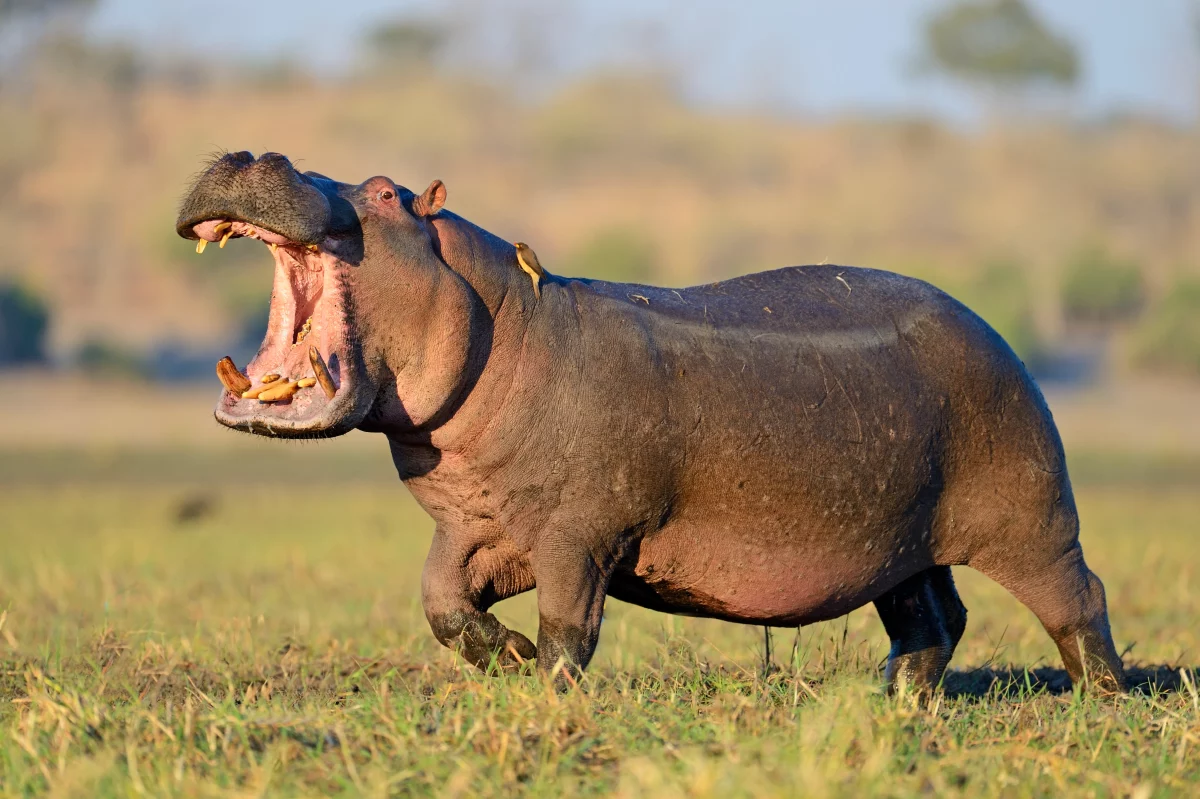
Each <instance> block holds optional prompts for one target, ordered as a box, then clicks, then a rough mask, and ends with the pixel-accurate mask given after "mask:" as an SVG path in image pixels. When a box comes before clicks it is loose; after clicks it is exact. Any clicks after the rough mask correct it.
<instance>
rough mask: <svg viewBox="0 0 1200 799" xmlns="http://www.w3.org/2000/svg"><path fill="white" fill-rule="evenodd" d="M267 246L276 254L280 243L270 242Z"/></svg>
mask: <svg viewBox="0 0 1200 799" xmlns="http://www.w3.org/2000/svg"><path fill="white" fill-rule="evenodd" d="M267 246H268V247H270V248H271V255H274V254H275V251H276V250H278V249H279V245H278V244H276V243H275V242H269V243H268V244H267Z"/></svg>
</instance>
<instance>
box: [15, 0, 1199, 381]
mask: <svg viewBox="0 0 1200 799" xmlns="http://www.w3.org/2000/svg"><path fill="white" fill-rule="evenodd" d="M89 5H90V3H89V2H87V0H58V2H47V3H35V2H32V0H0V28H3V27H4V26H5V25H6V24H7V22H10V21H16V20H20V21H21V22H20V24H22V25H30V26H32V27H33V28H35V29H36V30H37V31H38V35H39V36H40V43H39V44H38V45H37V46H36V47H29V48H27V49H26V50H25V52H24V53H23V54H22V55H21V58H22V59H23V61H24V67H23V68H22V69H21V70H12V69H9V70H7V71H6V72H5V73H3V74H0V115H3V116H4V117H5V122H6V135H5V137H4V139H3V140H2V141H0V234H3V235H5V237H6V240H7V241H9V242H10V249H9V250H8V251H7V252H4V253H0V279H4V278H5V276H8V280H7V282H6V283H4V288H2V289H0V336H3V339H0V363H3V362H5V361H7V362H10V363H11V362H16V361H23V362H28V361H29V360H31V359H32V360H37V359H39V358H45V357H46V356H47V355H54V356H55V358H56V360H57V361H59V362H63V363H74V364H76V365H78V366H80V367H82V368H87V369H92V370H96V371H106V372H117V373H122V374H145V373H148V372H154V373H156V374H164V373H168V372H171V371H172V369H175V368H176V366H177V367H178V370H179V371H180V373H181V374H182V373H184V372H186V368H185V367H186V365H187V364H189V363H191V362H192V361H193V360H194V361H195V362H197V363H201V364H204V371H205V372H207V371H208V370H209V369H210V368H211V362H205V361H204V358H206V357H208V356H207V354H205V355H204V357H200V355H196V356H195V357H194V358H193V355H192V354H190V353H191V352H192V350H189V349H188V348H189V347H191V348H192V349H193V350H194V349H198V348H201V347H220V348H222V350H223V351H222V352H221V354H224V350H226V349H227V350H228V351H235V350H236V349H237V348H239V347H240V348H244V349H249V348H253V347H254V346H256V344H257V340H258V337H259V335H260V333H261V328H262V325H263V323H264V319H265V302H266V297H267V294H268V293H269V281H267V280H266V279H265V278H264V272H263V269H262V267H263V258H262V253H261V252H259V251H258V250H256V249H254V248H253V247H252V246H248V245H247V246H243V245H242V244H239V243H238V242H234V243H233V244H232V245H231V246H230V247H229V248H227V249H225V250H221V251H219V252H217V253H210V254H209V255H208V256H205V257H204V258H202V259H201V258H197V257H195V255H194V253H192V252H191V250H190V248H187V247H186V245H185V244H184V243H182V242H180V241H179V240H177V237H175V236H174V234H173V231H172V229H171V219H170V218H171V216H172V211H173V208H174V203H175V202H176V200H177V197H178V192H179V191H180V190H181V189H182V184H183V183H184V182H185V181H186V179H187V176H188V175H190V174H191V172H192V171H193V170H194V169H195V168H196V164H197V163H198V161H199V159H200V156H201V154H203V153H204V152H205V151H206V149H209V148H211V147H212V146H213V145H214V144H216V143H228V144H229V145H231V146H256V145H255V144H254V143H262V144H264V145H269V146H270V147H272V148H274V149H279V150H282V151H284V152H288V153H289V154H296V155H300V156H302V157H304V158H305V160H306V161H307V162H308V165H309V167H310V168H315V169H318V170H319V171H328V172H330V173H333V174H335V175H339V176H341V175H343V174H344V175H346V177H347V178H349V177H352V176H354V175H355V174H363V175H365V174H374V173H375V172H379V171H388V172H392V173H394V174H395V175H396V176H397V177H403V176H405V175H406V174H408V175H419V176H420V178H421V179H425V180H427V179H428V178H430V177H433V176H434V175H433V174H430V171H436V172H437V175H436V176H439V177H448V178H451V180H450V181H449V185H450V189H451V197H452V203H453V204H454V207H455V208H456V210H460V211H461V212H462V213H464V214H466V215H468V216H471V217H472V218H475V219H476V220H477V221H480V222H482V223H484V224H485V225H486V226H488V227H489V228H491V229H494V230H496V231H497V232H503V233H505V234H506V235H508V234H510V233H511V235H512V236H513V237H517V234H520V237H522V238H526V239H528V240H531V241H532V242H533V243H534V244H535V246H536V247H537V249H538V252H539V255H542V258H543V262H544V263H545V264H546V266H547V268H549V269H550V270H551V271H553V272H556V273H559V274H565V275H580V276H587V277H595V278H604V279H612V280H620V281H626V282H659V283H664V282H665V283H671V284H676V285H678V284H682V283H694V282H701V281H703V280H708V279H722V278H728V277H730V276H732V275H733V274H738V273H745V272H750V271H756V270H758V269H766V268H771V267H775V266H782V265H785V264H788V263H802V262H806V261H819V260H822V259H824V258H828V259H830V260H833V261H836V262H842V263H847V262H853V263H860V264H863V265H868V266H879V267H883V268H891V269H896V270H898V271H907V272H909V273H913V274H916V275H917V276H924V277H927V278H929V277H932V278H933V282H935V283H937V284H938V285H940V286H942V287H943V288H945V289H946V290H948V291H949V292H950V293H952V294H954V295H955V296H957V297H959V298H960V299H962V300H963V301H964V302H965V303H966V304H967V305H969V306H970V307H972V308H973V309H975V310H976V311H977V312H979V313H980V314H981V315H982V316H983V317H984V318H985V319H987V320H988V321H989V322H990V323H991V324H993V326H995V327H996V328H997V330H999V332H1000V333H1001V334H1002V335H1004V336H1005V337H1006V339H1007V340H1009V342H1010V343H1011V344H1012V345H1013V347H1014V349H1015V350H1016V351H1017V352H1018V353H1019V354H1020V355H1021V356H1022V357H1024V358H1025V359H1026V360H1027V361H1028V362H1029V363H1030V364H1031V365H1034V366H1035V367H1036V366H1037V365H1039V364H1044V363H1048V362H1051V361H1053V360H1054V358H1055V357H1056V352H1057V350H1058V349H1059V348H1060V346H1061V342H1062V340H1063V339H1064V337H1069V336H1076V337H1078V336H1081V335H1082V336H1091V337H1093V338H1095V339H1096V340H1097V341H1108V340H1109V339H1113V340H1117V341H1118V342H1119V344H1120V346H1119V347H1116V348H1115V349H1114V350H1113V352H1114V354H1115V356H1116V357H1120V358H1124V359H1125V361H1124V362H1126V363H1128V364H1129V365H1132V366H1134V367H1136V368H1138V369H1143V370H1149V371H1154V372H1170V373H1179V374H1192V375H1197V376H1200V355H1198V353H1200V330H1197V328H1196V325H1195V324H1194V322H1193V321H1192V320H1194V319H1195V318H1197V317H1200V299H1198V298H1197V294H1198V292H1197V289H1196V285H1197V284H1196V282H1195V281H1196V280H1197V278H1198V277H1200V262H1196V254H1195V249H1196V248H1195V247H1192V246H1191V244H1190V243H1191V242H1194V241H1195V240H1196V238H1195V233H1194V231H1195V225H1194V224H1192V221H1191V220H1195V219H1196V218H1197V216H1198V214H1197V209H1198V208H1200V191H1197V188H1196V179H1200V174H1196V172H1197V171H1196V170H1194V169H1193V170H1192V171H1191V172H1189V171H1188V167H1187V165H1186V164H1182V165H1180V164H1178V163H1177V160H1176V159H1173V157H1172V155H1171V153H1178V152H1189V151H1191V152H1194V143H1190V140H1188V139H1187V137H1186V135H1183V134H1180V133H1178V132H1177V131H1172V130H1170V129H1166V128H1163V127H1159V126H1154V125H1150V124H1146V123H1141V122H1138V123H1137V124H1124V125H1117V124H1111V125H1105V126H1101V125H1096V126H1093V127H1091V128H1086V127H1083V126H1080V127H1078V128H1071V127H1068V126H1067V125H1064V124H1062V123H1061V120H1060V121H1056V122H1053V123H1050V124H1043V123H1040V122H1038V121H1037V120H1036V119H1033V118H1029V117H1026V118H1024V119H1022V120H1020V123H1021V124H1019V125H1013V126H1011V128H1008V127H1005V123H1006V122H1007V120H1004V119H993V120H990V122H991V123H993V124H999V127H998V128H997V129H996V130H990V129H989V130H988V131H987V132H986V133H987V135H976V134H973V133H970V134H968V133H962V132H957V131H953V130H951V129H948V128H945V127H943V126H941V125H939V124H938V123H937V122H934V121H931V120H924V119H915V120H914V119H903V118H900V119H865V120H855V119H848V120H842V121H837V122H833V123H813V122H805V121H797V120H794V119H786V118H779V117H772V116H770V115H764V114H761V113H757V112H755V113H742V112H735V111H712V110H705V109H698V108H695V107H693V106H691V105H689V104H688V103H687V102H686V100H685V99H684V98H683V96H682V94H681V93H680V91H679V89H678V86H677V85H676V84H675V83H674V82H673V80H672V77H671V74H670V70H669V69H660V68H659V66H657V65H654V64H650V65H649V66H647V64H645V63H638V64H637V65H635V67H629V68H622V69H617V70H612V71H607V72H600V73H593V74H587V75H583V76H581V77H580V78H579V79H578V80H575V81H573V82H570V83H568V84H567V85H564V86H562V87H560V88H558V89H556V90H555V91H553V92H549V93H546V94H541V95H536V94H529V93H526V92H524V90H523V87H524V84H525V82H526V78H528V79H530V80H532V79H533V78H532V76H535V75H536V73H538V72H539V70H541V71H544V69H545V65H547V64H553V63H554V62H555V59H556V58H558V57H559V56H558V55H557V54H556V53H555V52H554V51H553V49H552V45H553V44H554V41H553V37H550V40H549V42H548V43H547V42H544V41H543V40H545V39H546V37H547V36H548V34H547V32H546V30H545V29H544V27H538V25H539V23H538V20H539V19H541V17H539V15H540V14H542V12H545V13H546V14H550V13H551V12H552V11H553V9H548V4H547V3H541V2H540V0H528V1H527V2H525V3H523V4H521V8H520V9H517V10H515V11H513V12H512V16H513V20H512V26H513V28H514V30H518V29H519V35H518V34H516V33H514V34H513V36H512V37H511V42H510V44H512V43H519V42H522V41H526V40H528V42H527V44H528V46H521V47H516V45H513V46H514V48H515V49H517V50H519V53H517V55H514V56H513V60H512V63H511V65H510V67H511V70H510V71H507V72H505V71H495V72H490V73H489V72H485V71H483V70H478V69H471V70H465V69H464V68H463V66H462V62H463V58H462V56H463V54H464V52H466V51H469V50H470V49H472V48H475V47H479V46H480V45H479V44H478V40H477V37H478V35H479V30H480V28H481V27H485V26H484V24H483V23H484V22H486V23H487V24H488V25H491V23H492V22H493V21H494V20H492V19H491V18H490V17H488V18H486V19H484V18H482V17H480V18H479V19H473V17H472V9H474V8H475V6H474V5H472V3H471V2H468V0H456V2H454V3H451V4H450V5H449V8H450V11H448V12H446V13H444V14H439V15H437V16H429V17H404V18H400V19H397V20H394V21H391V22H385V23H381V24H379V25H375V26H373V27H372V29H371V30H370V31H368V32H366V33H365V35H364V48H363V54H364V55H363V59H362V61H361V63H359V64H358V65H357V69H356V70H355V71H353V72H352V73H351V74H349V75H348V76H346V77H344V78H338V79H336V80H335V79H329V78H322V79H320V80H318V79H317V78H315V77H314V76H312V75H310V74H308V73H307V72H306V71H305V69H304V68H303V66H302V65H301V64H299V63H295V62H286V61H276V62H270V63H260V64H255V65H247V64H233V65H230V64H212V63H202V62H197V61H191V60H188V59H186V58H172V59H162V58H159V59H158V60H155V59H153V58H151V57H149V56H147V55H146V54H143V53H139V52H138V51H136V50H134V49H131V48H129V47H126V46H121V45H113V44H98V43H96V42H92V41H89V40H87V39H86V38H84V37H82V36H80V35H78V31H77V30H75V29H74V28H73V27H72V26H71V25H61V24H59V23H57V22H55V20H59V21H60V22H61V20H62V19H67V20H68V21H69V20H70V19H72V18H74V17H73V15H79V14H83V13H86V9H87V8H88V7H89ZM554 13H564V12H554ZM64 15H65V16H64ZM547 18H549V17H547ZM539 33H540V34H542V35H541V36H539V35H538V34H539ZM924 33H925V37H924V42H925V50H926V52H925V54H924V57H923V63H924V65H925V67H926V68H927V69H928V70H933V71H936V72H938V73H939V74H942V75H944V76H946V77H948V78H950V79H953V80H955V81H959V82H961V83H963V84H964V85H967V86H969V87H971V88H973V89H974V90H976V91H978V92H979V94H980V96H982V97H984V98H985V99H989V98H994V97H1003V98H1007V99H1005V100H1004V103H1007V104H1009V105H1015V104H1019V103H1020V102H1022V101H1023V98H1024V97H1025V96H1026V95H1027V94H1029V93H1031V92H1036V91H1040V90H1043V89H1045V88H1047V87H1049V88H1050V89H1052V90H1053V91H1057V92H1063V93H1068V92H1070V90H1071V89H1072V88H1073V87H1074V86H1075V85H1077V83H1078V82H1079V80H1080V77H1081V74H1082V68H1081V65H1080V61H1079V58H1078V54H1077V52H1076V49H1075V47H1074V45H1073V44H1072V43H1071V42H1070V40H1069V39H1068V38H1067V37H1066V36H1064V35H1063V34H1062V33H1060V32H1057V31H1054V30H1052V29H1051V28H1050V27H1049V26H1047V25H1046V23H1045V22H1044V21H1043V20H1042V19H1041V18H1040V17H1039V16H1038V15H1037V14H1036V13H1035V10H1034V8H1033V6H1031V5H1030V4H1028V3H1026V2H1022V0H968V1H967V2H958V3H949V4H947V5H946V6H944V7H943V8H942V9H940V10H939V11H938V12H936V13H935V14H933V15H932V16H931V17H930V18H929V19H928V20H926V27H925V29H924ZM539 42H542V45H541V46H540V47H539ZM547 47H549V48H551V49H549V50H547V49H545V48H547ZM18 73H19V74H20V75H21V76H22V80H23V81H25V85H24V86H22V85H18V84H20V81H18V80H15V79H12V80H9V79H6V78H5V76H10V77H11V76H13V75H16V74H18ZM32 86H36V87H37V90H36V91H33V90H29V87H32ZM231 92H233V93H234V94H236V96H237V97H238V102H236V103H233V102H230V101H229V98H230V97H231V96H234V94H231ZM288 119H291V120H303V124H290V125H284V124H283V123H278V122H274V121H273V120H288ZM243 142H246V143H247V145H243V144H242V143H243ZM1188 148H1192V149H1190V150H1189V149H1188ZM318 159H320V160H318ZM64 175H70V176H72V180H73V181H74V182H72V183H71V184H70V185H71V191H70V192H61V191H59V190H58V186H60V185H64V184H62V183H61V181H62V179H63V176H64ZM459 178H461V179H459ZM38 225H43V226H47V227H49V226H54V229H56V230H57V231H59V235H57V236H55V237H54V240H52V241H47V240H46V239H45V238H44V237H43V238H41V239H35V238H34V237H33V234H32V231H35V230H37V226H38ZM113 231H119V234H114V233H113ZM21 242H25V243H24V244H23V245H22V244H21ZM1096 242H1099V243H1098V244H1097V243H1096ZM22 247H24V249H22ZM997 254H999V256H998V255H997ZM1186 259H1191V260H1190V261H1189V262H1187V263H1182V261H1183V260H1186ZM921 263H927V264H928V266H925V265H919V266H914V267H913V268H906V265H908V264H921ZM18 286H19V287H20V288H17V287H18ZM172 292H173V293H172ZM101 297H115V298H117V299H115V300H113V299H106V300H104V301H103V302H104V303H108V304H107V305H104V304H102V303H101V300H99V299H97V298H101ZM130 298H132V299H130ZM185 301H186V302H187V303H188V304H189V308H190V310H189V313H188V314H179V313H171V308H172V307H173V305H178V304H180V303H182V302H185ZM1048 311H1049V313H1048ZM1048 318H1049V319H1050V323H1048V322H1047V319H1048ZM135 323H138V324H135ZM184 323H191V324H193V325H194V326H193V327H190V328H188V327H182V326H180V327H170V325H182V324H184ZM203 325H207V327H203ZM56 331H57V335H56V334H55V333H56ZM63 331H67V332H63ZM17 342H21V343H19V344H18V343H17ZM34 342H36V343H34ZM63 342H66V343H65V344H64V343H63ZM196 342H199V343H196ZM251 351H252V350H251ZM18 352H19V353H20V354H19V355H18V354H16V353H18ZM151 364H153V366H151ZM164 364H166V365H167V366H170V365H172V364H174V365H175V366H170V368H167V366H164Z"/></svg>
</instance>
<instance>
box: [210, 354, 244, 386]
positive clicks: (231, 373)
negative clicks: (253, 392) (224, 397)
mask: <svg viewBox="0 0 1200 799" xmlns="http://www.w3.org/2000/svg"><path fill="white" fill-rule="evenodd" d="M217 379H218V380H220V381H221V385H223V386H225V388H226V390H228V391H229V392H230V393H232V394H234V395H239V394H241V393H242V392H243V391H247V390H249V388H250V386H251V383H250V378H248V377H246V375H244V374H242V370H241V369H238V368H237V365H236V364H235V363H234V362H233V359H232V358H230V357H229V356H228V355H226V356H225V357H224V358H222V359H221V360H219V361H217Z"/></svg>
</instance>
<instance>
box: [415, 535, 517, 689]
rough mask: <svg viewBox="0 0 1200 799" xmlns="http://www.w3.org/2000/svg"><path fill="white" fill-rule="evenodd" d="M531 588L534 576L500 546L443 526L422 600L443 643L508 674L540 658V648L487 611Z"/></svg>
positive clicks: (427, 565)
mask: <svg viewBox="0 0 1200 799" xmlns="http://www.w3.org/2000/svg"><path fill="white" fill-rule="evenodd" d="M468 542H469V545H468ZM532 587H533V579H532V574H530V573H529V572H528V570H527V569H522V568H520V566H519V565H518V564H515V563H514V559H512V558H511V557H510V558H506V557H504V556H503V554H501V553H500V552H499V551H498V549H497V548H496V547H482V546H480V545H479V542H478V541H476V540H474V539H473V538H471V537H469V536H455V535H454V534H452V533H449V532H447V531H445V530H443V529H442V528H441V527H440V526H439V528H438V531H437V532H436V533H435V534H434V537H433V544H432V546H430V548H429V556H428V557H427V558H426V559H425V569H424V571H423V572H422V574H421V601H422V604H423V605H424V607H425V618H427V619H428V620H429V626H430V627H431V628H432V629H433V634H434V636H435V637H436V638H437V639H438V640H439V641H441V642H442V643H443V644H444V645H446V646H448V647H450V648H451V649H457V650H459V651H460V652H461V653H462V655H463V657H465V658H466V659H467V660H469V661H470V662H471V663H473V664H475V665H476V666H478V667H479V668H481V669H484V670H486V669H488V668H489V667H490V666H491V664H492V663H493V662H494V663H495V664H496V665H497V666H499V667H500V668H501V669H504V670H506V671H508V670H513V669H516V668H518V667H519V666H520V665H521V663H522V662H524V661H526V660H530V659H532V658H535V657H537V649H536V648H535V647H534V645H533V642H532V641H530V640H529V639H528V638H526V637H525V636H524V635H522V634H521V633H519V632H516V631H515V630H510V629H508V628H507V627H505V626H504V625H503V624H501V623H500V620H499V619H497V618H496V617H495V616H493V615H492V614H491V613H488V612H487V609H488V608H489V607H491V606H492V604H493V603H495V602H498V601H500V600H502V599H507V598H508V597H510V596H515V595H516V594H519V593H522V592H524V591H528V590H529V589H530V588H532Z"/></svg>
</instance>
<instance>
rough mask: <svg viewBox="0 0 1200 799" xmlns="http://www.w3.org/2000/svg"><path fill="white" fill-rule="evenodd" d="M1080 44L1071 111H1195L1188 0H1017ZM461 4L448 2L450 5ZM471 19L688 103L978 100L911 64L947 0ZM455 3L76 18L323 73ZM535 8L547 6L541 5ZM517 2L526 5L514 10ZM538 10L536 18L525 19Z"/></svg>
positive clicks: (507, 5)
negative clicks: (637, 74)
mask: <svg viewBox="0 0 1200 799" xmlns="http://www.w3.org/2000/svg"><path fill="white" fill-rule="evenodd" d="M1031 4H1032V5H1033V6H1034V7H1035V8H1036V9H1037V10H1038V11H1039V12H1040V13H1041V15H1042V16H1043V18H1044V19H1045V20H1046V21H1047V22H1048V23H1049V24H1050V25H1051V27H1052V28H1054V29H1055V30H1056V31H1058V32H1060V33H1063V34H1065V35H1067V36H1068V37H1069V38H1071V39H1072V40H1073V41H1074V42H1075V44H1076V46H1077V47H1078V48H1079V51H1080V56H1081V60H1082V66H1083V80H1082V84H1081V86H1080V87H1079V90H1078V91H1077V92H1076V94H1075V95H1074V96H1073V97H1072V98H1071V99H1070V101H1069V109H1070V110H1071V111H1073V112H1074V113H1076V114H1078V115H1080V116H1083V117H1093V118H1094V117H1101V116H1104V115H1108V114H1112V113H1130V112H1136V113H1142V114H1148V115H1151V116H1156V117H1161V118H1165V119H1170V120H1174V121H1182V122H1187V121H1191V120H1194V119H1196V118H1197V115H1198V110H1200V109H1198V106H1200V42H1198V41H1197V32H1196V29H1195V23H1194V22H1193V19H1194V17H1193V9H1195V8H1196V6H1197V4H1200V0H1031ZM466 5H468V3H467V2H465V0H458V2H457V7H459V8H463V7H465V6H466ZM469 5H470V6H471V11H470V13H471V15H472V21H473V22H474V23H475V25H476V27H477V28H479V29H481V30H483V31H484V35H483V37H482V38H481V39H480V40H479V42H477V44H476V46H475V47H474V48H472V49H471V50H470V53H469V54H460V57H470V58H474V59H476V60H478V61H480V62H482V63H484V64H485V65H486V64H487V63H494V64H502V63H505V62H506V60H507V61H510V60H511V59H512V54H513V52H514V51H515V50H517V49H518V47H519V46H521V45H522V43H524V45H526V46H528V45H529V43H528V41H527V40H523V39H521V35H522V31H527V30H529V29H533V30H536V31H537V34H536V35H538V36H540V37H543V38H545V37H550V39H549V40H548V41H541V42H537V43H535V44H536V45H538V46H540V47H541V48H542V49H544V50H546V51H548V52H550V53H551V54H552V58H551V59H550V61H549V62H548V63H552V65H553V69H548V70H546V71H547V72H552V73H553V74H554V76H555V77H556V79H558V80H563V79H567V78H569V77H570V76H572V75H576V74H579V73H581V72H583V71H586V70H589V69H593V68H595V67H597V66H606V65H612V64H620V63H628V62H630V61H633V62H639V61H640V62H652V61H653V60H654V58H655V57H656V56H658V55H660V54H663V53H665V54H668V56H669V57H670V58H672V59H673V60H674V63H677V64H681V65H682V68H680V69H678V70H677V71H678V72H679V75H680V78H681V80H682V82H683V84H684V89H685V91H686V92H687V94H688V96H690V97H692V98H693V99H695V100H697V101H699V102H701V103H711V104H716V105H727V106H749V107H758V108H762V107H769V108H771V109H773V110H777V111H781V112H785V113H799V114H808V115H818V116H822V115H824V116H831V115H841V114H854V113H868V114H872V113H906V114H932V115H937V116H941V117H943V118H948V119H952V120H954V119H957V120H969V119H971V118H973V117H975V116H977V114H978V112H979V107H978V105H977V104H976V102H975V99H976V98H973V97H972V95H971V94H970V93H969V92H967V91H966V90H964V89H962V88H960V87H957V86H955V85H953V84H951V83H949V82H948V81H946V80H944V79H941V78H937V77H932V76H919V75H916V74H914V70H913V69H912V68H911V67H912V65H913V63H914V62H915V60H916V56H917V54H918V53H919V50H920V34H921V26H922V22H923V20H924V19H925V18H927V17H928V15H929V14H930V13H932V12H934V11H936V10H937V9H938V8H940V7H942V6H944V5H945V0H838V1H837V2H829V0H790V2H789V1H787V0H739V1H738V2H730V0H690V2H689V1H688V0H575V2H569V3H568V2H563V1H562V0H560V2H557V3H556V2H548V0H540V1H539V0H475V2H473V3H469ZM448 7H449V8H454V7H456V3H455V0H441V2H440V3H434V2H430V0H408V1H407V2H383V0H353V1H352V0H343V2H341V3H329V2H311V1H310V0H259V1H258V2H254V1H252V0H246V2H242V3H238V4H214V3H211V2H206V3H199V2H192V1H191V0H170V1H168V0H100V4H99V6H98V8H97V10H96V12H95V13H94V14H93V16H92V18H91V21H90V29H91V31H92V32H93V33H94V34H95V35H97V36H99V37H102V38H106V39H119V40H123V41H128V42H132V43H134V44H136V45H137V46H139V47H143V48H147V49H158V50H160V51H164V52H194V53H197V54H201V55H207V56H209V57H217V58H221V57H248V58H251V59H255V60H260V61H269V60H272V59H273V58H277V57H278V56H279V55H281V54H284V53H287V54H289V55H290V56H291V57H293V58H295V59H296V60H298V61H300V62H302V63H304V64H306V65H308V66H310V67H312V68H314V69H315V70H317V71H321V72H331V73H337V72H339V71H343V70H345V69H348V68H350V67H351V66H352V65H353V64H354V63H355V62H356V60H357V59H359V58H360V57H361V53H362V47H361V44H360V42H361V39H362V36H363V34H364V32H366V31H369V30H370V29H371V27H372V26H373V25H376V24H378V23H379V22H380V21H383V20H388V19H393V18H396V17H400V16H404V15H411V14H425V15H429V14H431V13H437V12H438V11H440V10H444V9H446V8H448ZM545 9H550V10H549V11H546V10H545ZM522 15H525V16H522ZM529 15H540V20H541V24H538V25H536V26H529V25H525V24H523V23H524V22H526V21H527V20H529V19H530V16H529Z"/></svg>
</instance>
